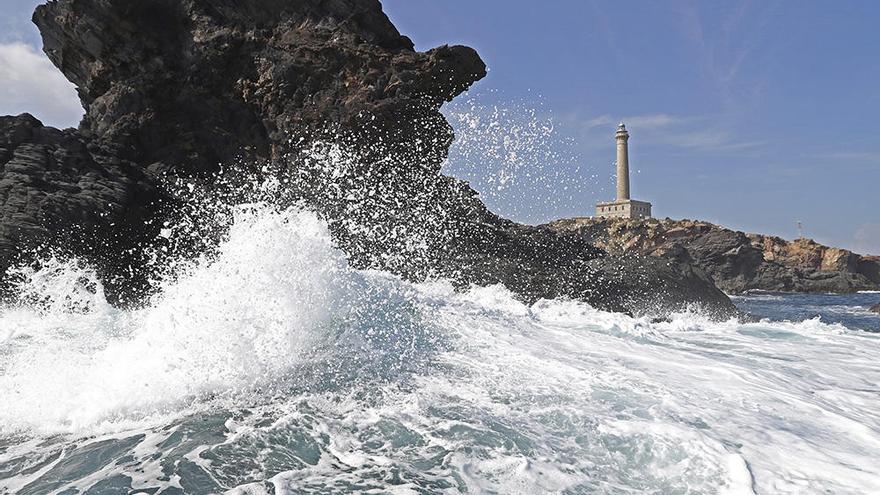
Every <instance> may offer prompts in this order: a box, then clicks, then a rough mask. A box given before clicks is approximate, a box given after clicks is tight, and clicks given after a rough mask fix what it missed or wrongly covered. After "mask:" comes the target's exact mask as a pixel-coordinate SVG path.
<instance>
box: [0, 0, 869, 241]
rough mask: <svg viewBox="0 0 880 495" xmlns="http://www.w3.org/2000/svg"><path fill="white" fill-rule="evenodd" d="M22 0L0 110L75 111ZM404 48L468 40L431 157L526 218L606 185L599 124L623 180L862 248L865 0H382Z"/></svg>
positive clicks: (571, 210) (759, 227) (51, 118)
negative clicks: (459, 82)
mask: <svg viewBox="0 0 880 495" xmlns="http://www.w3.org/2000/svg"><path fill="white" fill-rule="evenodd" d="M37 3H38V2H37V1H34V0H4V4H5V7H4V10H3V12H2V13H0V114H6V113H19V112H21V111H25V110H30V111H31V112H32V113H35V114H36V115H37V116H38V117H40V118H42V119H44V120H45V121H46V122H47V123H51V124H53V125H59V126H64V125H75V123H76V120H77V119H78V116H79V113H81V111H79V110H78V107H77V105H76V99H75V95H74V93H73V89H72V88H71V87H70V86H69V84H66V83H65V82H64V81H63V78H58V76H57V75H55V72H54V71H52V69H51V67H48V66H46V65H45V64H46V61H45V59H44V58H43V57H42V56H41V54H40V53H39V51H38V50H37V49H36V47H37V46H38V43H39V37H38V36H37V35H36V32H35V30H34V29H33V28H32V27H31V25H30V22H29V17H30V11H31V10H32V8H33V6H34V5H36V4H37ZM383 5H384V6H385V10H386V12H387V13H388V15H389V16H390V17H391V19H392V20H393V21H394V22H395V24H396V25H397V27H398V28H399V29H400V31H401V32H402V33H403V34H406V35H408V36H410V37H411V38H412V39H413V41H414V42H415V44H416V47H417V48H418V49H420V50H426V49H429V48H432V47H434V46H437V45H440V44H443V43H461V44H467V45H470V46H473V47H474V48H476V49H477V50H478V51H479V52H480V54H481V55H482V57H483V59H484V60H485V61H486V63H487V64H488V66H489V69H490V72H489V75H488V76H487V77H486V78H485V79H484V80H483V81H481V82H479V83H478V84H477V85H476V86H475V87H474V89H473V90H472V91H471V92H469V94H467V95H465V96H464V97H462V98H460V99H459V100H458V101H457V102H455V103H454V104H452V105H450V106H449V107H448V108H447V109H446V110H445V111H446V113H447V115H448V116H449V118H450V120H451V121H452V122H453V124H454V126H455V127H456V128H457V130H458V134H459V137H460V140H459V144H457V145H456V147H455V149H453V152H452V154H451V158H450V163H449V164H448V165H447V171H448V172H450V173H453V174H455V175H458V176H460V177H463V178H465V179H468V180H470V181H471V182H472V183H473V184H474V186H475V187H476V188H477V189H478V190H479V191H480V192H481V193H482V195H483V197H484V198H485V200H486V202H487V203H488V204H489V205H490V207H492V208H493V209H494V210H495V211H498V212H499V213H501V214H504V215H506V216H510V217H513V218H515V219H518V220H521V221H526V222H530V223H538V222H543V221H547V220H551V219H553V218H558V217H563V216H572V215H583V214H590V212H591V211H592V205H593V203H595V202H596V201H599V200H606V199H610V198H611V197H612V196H613V194H614V187H613V160H614V142H613V134H614V127H615V125H616V123H617V122H618V121H619V120H621V119H622V120H624V121H625V122H627V126H628V128H629V129H630V133H631V136H632V137H631V139H630V154H631V168H632V169H633V171H634V172H633V194H634V196H635V197H636V198H638V199H644V200H648V201H651V202H653V203H654V210H655V214H656V215H657V216H663V217H665V216H669V217H672V218H699V219H703V220H709V221H713V222H717V223H720V224H722V225H725V226H728V227H732V228H736V229H741V230H745V231H750V232H763V233H770V234H776V235H780V236H783V237H787V238H793V237H796V236H797V229H796V222H797V221H801V222H803V224H804V232H805V234H806V235H807V236H808V237H812V238H814V239H816V240H818V241H820V242H824V243H828V244H832V245H838V246H842V247H847V248H851V249H855V250H857V251H859V252H870V253H874V254H880V191H878V189H880V139H878V137H877V136H878V135H880V123H878V120H877V116H878V115H880V57H878V55H877V53H876V50H877V47H878V46H880V30H878V29H877V25H878V24H880V2H875V1H869V0H864V1H845V0H844V1H835V2H831V1H813V2H801V1H795V0H791V1H777V2H774V1H753V2H750V1H742V2H734V1H675V0H669V1H664V2H655V1H644V0H628V1H626V2H600V1H589V0H554V1H553V2H534V1H533V0H532V1H528V2H527V1H523V0H480V1H473V0H442V1H440V0H384V1H383Z"/></svg>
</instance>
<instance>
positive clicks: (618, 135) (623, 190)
mask: <svg viewBox="0 0 880 495" xmlns="http://www.w3.org/2000/svg"><path fill="white" fill-rule="evenodd" d="M614 140H615V141H616V142H617V199H615V200H614V201H609V202H605V203H599V204H597V205H596V216H597V217H606V218H650V216H651V203H648V202H646V201H636V200H634V199H631V198H630V196H629V131H627V130H626V125H624V124H623V122H621V123H620V124H619V125H618V126H617V132H615V133H614Z"/></svg>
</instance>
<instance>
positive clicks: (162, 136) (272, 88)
mask: <svg viewBox="0 0 880 495" xmlns="http://www.w3.org/2000/svg"><path fill="white" fill-rule="evenodd" d="M34 22H35V23H36V24H37V26H38V27H39V29H40V32H41V33H42V36H43V42H44V50H45V52H46V54H47V55H48V56H49V58H50V59H51V60H52V61H53V63H54V64H55V65H56V66H57V67H58V68H59V69H60V70H61V71H62V72H63V73H64V75H65V76H66V77H67V78H68V79H69V80H70V81H72V82H73V83H74V84H75V85H76V86H77V88H78V92H79V96H80V99H81V101H82V104H83V107H84V108H85V110H86V114H85V117H84V119H83V121H82V123H81V124H80V126H79V128H78V129H76V130H72V129H71V130H65V131H59V130H56V129H50V128H46V127H44V126H43V125H42V124H41V123H40V122H38V121H37V120H35V119H34V118H32V117H30V116H27V115H23V116H18V117H4V118H2V119H0V270H2V269H3V268H5V267H6V266H9V265H10V264H13V263H18V262H22V261H27V259H28V258H29V257H28V255H27V253H29V252H30V251H31V250H33V249H35V248H37V247H42V246H51V247H53V248H55V249H61V250H63V251H64V252H65V253H67V254H71V255H76V256H78V257H80V258H84V259H86V260H88V261H90V262H92V263H94V264H95V265H96V266H98V267H99V269H100V272H101V274H102V275H103V277H104V279H105V281H106V283H107V284H108V288H109V289H110V292H111V294H112V295H114V297H116V299H118V300H119V301H120V302H125V300H126V299H130V300H134V301H136V300H137V299H138V297H139V296H142V295H143V292H144V291H145V290H147V281H148V280H149V273H148V272H149V270H148V268H149V267H145V264H144V263H143V261H144V260H143V254H142V250H141V249H140V247H141V246H143V245H144V244H145V243H150V242H162V241H161V239H157V234H158V231H159V229H160V227H161V225H162V224H163V223H165V222H168V221H173V219H174V215H175V214H176V212H177V210H178V209H179V205H180V204H181V201H182V198H181V197H180V196H179V195H176V194H175V193H172V192H170V191H169V189H168V188H167V187H165V185H166V184H168V183H169V182H174V181H180V180H184V181H188V182H191V183H194V184H197V185H198V186H199V187H201V188H209V189H210V188H218V189H220V188H225V189H226V190H225V191H223V192H224V194H228V193H229V192H230V191H229V190H228V189H229V181H228V180H224V181H222V183H221V181H218V179H217V177H218V174H219V172H220V171H221V170H225V171H224V174H225V176H226V177H227V178H228V176H229V171H228V170H229V169H233V170H234V172H233V173H234V174H238V175H239V176H240V177H239V178H240V179H241V181H239V183H241V182H246V181H249V180H263V179H265V178H266V177H267V176H270V177H272V178H275V179H280V181H279V182H280V183H283V184H285V185H286V191H285V194H284V195H283V198H277V199H278V201H279V203H284V204H290V203H292V202H297V203H300V204H306V205H307V206H308V207H309V208H312V209H314V210H315V211H316V212H318V213H319V214H320V215H322V217H323V218H325V219H326V220H327V222H328V224H329V226H330V229H331V232H332V233H333V235H334V238H335V240H336V241H337V243H338V245H339V247H340V248H341V249H343V250H344V251H345V252H346V253H347V254H348V255H349V257H350V259H351V262H352V263H353V264H354V265H355V266H358V267H370V268H381V269H384V270H389V271H392V272H394V273H398V274H400V275H402V276H404V277H406V278H409V279H412V280H422V279H425V278H428V277H437V276H442V277H449V278H451V279H452V280H454V281H455V282H456V283H458V284H460V285H461V286H467V285H468V284H472V283H475V284H494V283H503V284H505V285H506V286H507V287H509V288H510V289H511V290H513V291H515V292H516V293H518V294H519V295H520V296H521V297H523V298H524V299H526V300H534V299H537V298H540V297H558V296H569V297H575V298H580V299H584V300H586V301H589V302H591V303H592V304H594V305H596V306H598V307H601V308H605V309H611V310H619V311H631V312H668V311H671V310H675V309H681V308H683V307H685V306H687V305H691V304H699V305H701V306H703V307H704V308H706V309H707V310H710V311H713V312H715V313H717V314H720V315H727V314H731V313H732V312H733V306H732V305H731V304H730V301H729V300H728V299H727V298H726V297H725V296H724V295H723V293H721V292H720V291H719V290H718V289H717V288H715V287H714V285H713V284H712V282H711V281H710V280H708V279H707V278H706V277H705V276H704V275H703V274H702V273H701V272H700V271H699V270H694V269H693V267H692V266H690V264H689V262H688V260H686V259H684V258H681V259H676V260H674V262H670V261H669V260H663V261H660V260H657V259H653V258H644V259H636V258H633V257H629V256H623V257H617V256H610V255H608V253H606V252H605V251H603V250H602V249H599V248H596V247H594V246H592V245H591V244H590V243H588V242H586V241H585V240H584V238H583V237H582V236H579V235H571V234H570V233H566V232H558V231H554V230H552V229H548V228H541V227H529V226H524V225H519V224H516V223H513V222H510V221H507V220H504V219H502V218H499V217H498V216H496V215H494V214H492V213H491V212H489V211H488V210H487V209H486V208H485V207H484V206H483V204H482V202H481V201H480V200H479V198H478V197H477V194H476V193H475V192H474V191H473V190H472V189H471V188H470V187H469V186H468V185H467V184H465V183H463V182H461V181H458V180H456V179H453V178H450V177H446V176H444V175H442V174H441V173H440V167H441V164H442V162H443V160H444V159H445V157H446V153H447V151H448V148H449V145H450V143H451V142H452V139H453V137H454V136H453V133H452V129H451V127H450V126H449V124H448V123H447V122H446V120H445V119H444V118H443V116H442V114H441V113H440V112H439V109H440V106H441V105H442V104H443V103H444V102H446V101H449V100H450V99H452V98H454V97H455V96H456V95H458V94H459V93H461V92H462V91H464V90H466V89H467V88H468V87H469V86H470V85H471V84H472V83H474V82H475V81H477V80H479V79H480V78H482V77H483V76H484V75H485V73H486V68H485V65H484V63H483V61H482V60H481V59H480V57H479V56H478V55H477V53H476V52H475V51H474V50H472V49H470V48H467V47H463V46H441V47H438V48H435V49H433V50H429V51H427V52H418V51H415V50H414V49H413V44H412V42H411V41H410V40H409V39H408V38H406V37H405V36H402V35H401V34H400V33H399V32H398V31H397V30H396V28H395V27H394V26H393V25H392V24H391V22H390V21H389V20H388V18H387V17H386V16H385V14H384V13H383V12H382V8H381V5H380V4H379V2H378V1H377V0H333V1H328V0H300V1H295V2H291V1H289V0H140V1H134V0H55V1H51V2H49V3H47V4H45V5H42V6H40V7H38V8H37V10H36V12H35V14H34ZM233 182H234V181H233ZM243 188H244V189H246V187H243ZM233 189H234V188H233ZM232 192H233V193H235V192H236V191H235V190H233V191H232ZM218 195H219V193H218ZM281 205H282V206H283V204H281Z"/></svg>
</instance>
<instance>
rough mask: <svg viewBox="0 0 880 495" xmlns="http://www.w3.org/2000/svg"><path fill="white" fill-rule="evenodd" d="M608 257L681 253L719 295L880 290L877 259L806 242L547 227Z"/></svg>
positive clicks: (692, 230)
mask: <svg viewBox="0 0 880 495" xmlns="http://www.w3.org/2000/svg"><path fill="white" fill-rule="evenodd" d="M549 227H550V228H552V229H553V230H556V231H559V232H572V233H576V234H577V235H580V236H582V237H583V238H584V240H586V241H587V242H591V243H594V244H595V245H597V246H599V247H602V248H603V249H606V250H608V251H610V252H612V253H638V254H642V255H648V256H653V257H657V258H666V257H668V256H670V255H674V256H680V253H681V251H682V250H684V251H685V252H687V254H688V256H689V257H690V258H691V259H692V260H693V263H694V265H695V266H697V267H698V268H699V269H701V270H702V271H704V272H705V273H706V274H708V275H709V276H710V277H711V278H712V279H713V280H714V281H715V284H716V285H717V286H718V287H720V288H721V289H723V290H724V291H726V292H728V293H731V294H734V293H741V292H746V291H749V290H766V291H781V292H854V291H859V290H876V289H878V288H880V258H878V257H872V256H860V255H858V254H855V253H853V252H851V251H847V250H845V249H839V248H832V247H827V246H823V245H821V244H817V243H816V242H814V241H812V240H810V239H797V240H794V241H786V240H784V239H781V238H779V237H773V236H766V235H759V234H745V233H743V232H736V231H733V230H728V229H725V228H723V227H719V226H717V225H713V224H711V223H707V222H700V221H691V220H680V221H675V220H669V219H667V220H658V219H648V220H626V219H590V218H573V219H565V220H558V221H555V222H553V223H551V224H550V225H549Z"/></svg>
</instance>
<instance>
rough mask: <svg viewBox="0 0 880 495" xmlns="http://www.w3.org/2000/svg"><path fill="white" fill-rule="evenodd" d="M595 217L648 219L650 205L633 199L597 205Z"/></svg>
mask: <svg viewBox="0 0 880 495" xmlns="http://www.w3.org/2000/svg"><path fill="white" fill-rule="evenodd" d="M596 216H597V217H604V218H650V217H651V203H648V202H647V201H636V200H634V199H624V200H619V201H608V202H606V203H597V204H596Z"/></svg>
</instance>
